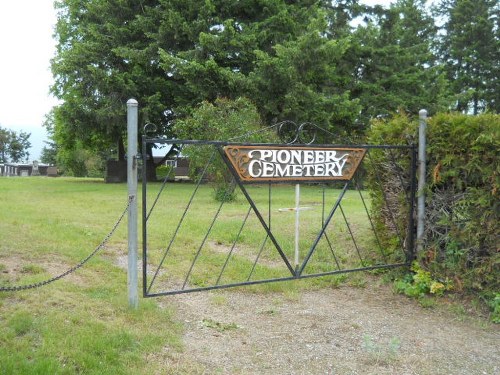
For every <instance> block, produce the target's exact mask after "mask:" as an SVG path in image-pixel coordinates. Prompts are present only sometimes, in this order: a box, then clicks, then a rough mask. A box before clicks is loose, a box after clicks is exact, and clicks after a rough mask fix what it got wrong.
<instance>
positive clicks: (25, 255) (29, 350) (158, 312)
mask: <svg viewBox="0 0 500 375" xmlns="http://www.w3.org/2000/svg"><path fill="white" fill-rule="evenodd" d="M168 188H169V189H171V190H169V191H168V194H166V195H162V196H161V199H160V200H159V201H158V206H157V207H155V210H154V211H153V213H152V215H151V218H150V224H149V225H150V226H151V227H150V228H149V231H150V235H149V237H148V242H149V246H150V248H151V262H152V263H153V264H154V263H159V261H160V259H161V257H162V251H164V248H165V246H166V245H165V244H166V241H168V239H169V238H171V236H172V233H171V232H169V231H172V230H173V229H172V226H175V225H176V224H177V222H178V221H179V217H181V216H182V212H183V209H184V207H185V204H186V201H185V200H186V196H187V194H186V191H189V189H192V188H193V185H190V184H173V185H172V187H168ZM158 189H159V184H152V185H151V188H150V190H149V192H148V194H149V196H148V202H151V201H152V200H153V199H154V196H155V190H158ZM290 189H291V190H290ZM250 190H252V191H251V193H252V194H253V196H254V197H255V198H256V201H257V205H258V206H259V209H262V212H263V213H265V214H264V216H266V217H268V216H269V215H271V216H272V223H273V224H272V225H273V226H276V227H275V229H276V233H279V235H277V241H278V242H279V243H280V244H281V245H282V246H283V249H284V251H285V253H286V255H287V257H288V258H289V259H290V260H293V254H292V251H293V235H292V232H293V220H294V215H293V213H292V212H281V211H279V210H278V209H279V208H282V207H283V208H286V207H292V206H293V204H294V202H293V200H294V197H293V194H291V193H290V191H292V190H293V187H286V186H283V187H277V188H276V189H273V193H272V194H273V200H272V202H273V203H272V207H271V210H270V211H271V213H269V209H268V206H267V203H265V202H266V199H267V197H268V194H269V192H268V189H267V188H259V187H252V188H251V189H250ZM211 194H212V191H211V189H210V187H208V186H203V187H202V188H201V191H200V194H199V195H198V197H197V198H196V201H195V202H193V206H194V207H193V211H192V212H193V213H194V214H193V215H192V217H189V218H186V222H185V224H183V226H182V228H181V229H180V230H179V233H178V237H177V239H176V247H175V250H174V249H172V253H171V254H169V257H171V262H172V263H170V264H173V265H174V266H175V267H173V268H174V269H182V267H181V266H184V267H186V265H189V264H191V261H192V257H193V254H195V253H196V251H197V249H198V248H199V243H200V238H201V239H203V236H204V235H205V233H206V232H207V225H210V221H211V217H212V215H213V213H214V211H215V210H217V207H218V206H217V203H216V202H214V201H213V199H212V198H211ZM322 194H323V193H322V189H320V188H319V187H318V186H313V187H305V188H304V189H303V195H302V199H303V204H304V205H306V206H310V207H312V209H310V210H306V211H303V213H301V215H302V216H301V220H303V222H304V223H306V224H307V225H303V226H301V239H302V241H303V243H301V246H302V244H304V246H306V247H307V246H308V244H309V243H310V242H311V241H312V239H313V238H314V233H316V232H317V230H318V227H319V226H320V225H321V220H322V216H323V214H322V209H321V207H320V206H318V201H321V199H323V198H322ZM354 194H357V192H354V191H353V192H348V195H347V197H346V200H345V203H343V205H344V210H345V211H346V215H347V216H348V218H349V219H348V220H349V221H350V223H351V225H352V227H353V228H354V230H356V231H357V233H358V236H359V238H360V244H361V246H362V248H365V249H367V250H366V251H372V250H370V249H371V246H370V244H371V242H370V241H372V240H371V239H370V238H369V236H367V232H366V231H367V230H368V227H367V224H366V222H365V221H363V220H361V218H360V217H358V216H359V215H361V214H360V213H359V212H361V211H363V210H364V209H363V208H362V203H361V202H360V201H359V200H357V199H354ZM337 196H338V190H335V189H330V190H329V191H328V194H327V197H326V198H325V199H326V200H327V201H328V202H329V204H332V202H333V201H334V200H335V199H336V197H337ZM164 197H165V198H164ZM351 198H352V199H351ZM126 201H127V186H126V185H125V184H104V183H103V182H102V181H101V180H92V179H73V178H55V179H50V178H42V177H39V178H36V177H34V178H4V177H2V178H0V207H1V210H0V234H1V236H0V286H11V285H25V284H29V283H34V282H39V281H42V280H46V279H48V278H50V277H52V276H55V275H58V274H60V273H62V272H64V271H66V270H67V269H68V268H70V267H72V266H74V265H75V264H77V263H78V262H79V261H80V260H81V259H83V258H85V257H86V256H87V255H88V254H90V253H91V252H92V251H93V250H94V249H95V248H96V246H98V245H99V243H100V242H101V241H102V239H103V238H104V237H105V236H106V235H107V234H108V232H109V231H110V229H111V228H112V226H113V225H114V223H115V222H116V220H117V219H118V217H119V215H120V214H121V212H122V211H123V210H124V209H125V206H126ZM261 207H262V208H261ZM247 210H248V204H247V203H246V201H245V199H244V198H243V196H241V194H240V196H239V198H238V199H237V201H236V202H233V203H230V204H227V205H225V206H224V210H223V211H221V215H220V220H218V221H217V224H216V225H215V226H214V227H213V229H212V231H211V232H210V238H209V241H208V242H207V244H208V245H207V247H206V248H204V249H203V251H202V253H201V255H200V257H199V261H198V262H199V264H200V265H201V267H199V268H196V270H194V271H193V273H192V275H191V278H190V279H189V282H190V283H193V284H195V285H196V284H197V283H201V284H202V283H204V282H205V281H202V278H203V277H204V276H207V275H208V276H210V272H211V270H212V269H215V268H216V267H220V265H221V263H222V262H224V261H225V259H226V258H227V253H228V252H227V249H228V247H230V246H231V245H230V244H231V243H232V241H234V238H235V236H236V235H237V233H238V231H239V228H240V227H241V222H242V219H243V217H244V216H245V214H246V211H247ZM363 213H364V211H363ZM336 220H337V218H335V219H334V220H333V221H332V225H338V226H339V228H341V226H340V225H339V224H338V223H336ZM279 226H281V228H279ZM246 228H247V229H245V231H244V233H243V232H242V235H241V237H240V239H239V241H240V242H239V245H238V246H239V247H238V252H235V253H234V256H233V257H232V258H231V263H230V265H228V268H227V273H224V278H226V279H225V281H227V282H230V281H233V280H236V279H237V277H238V276H239V275H240V274H241V272H243V271H242V270H245V271H244V272H247V271H248V269H249V267H250V266H251V265H252V263H253V260H251V259H253V257H254V256H255V251H257V250H258V247H259V246H260V243H261V242H262V239H263V237H262V236H263V232H262V227H261V226H260V224H259V223H258V222H257V220H256V218H255V216H251V217H249V219H248V224H247V227H246ZM311 228H314V230H312V229H311ZM348 237H349V235H348V233H347V232H346V230H345V228H344V229H342V230H340V229H339V235H338V236H337V237H336V239H335V241H336V242H335V246H336V248H340V247H342V246H341V245H342V244H343V243H344V242H345V243H346V244H347V243H348V242H349V241H348ZM220 248H224V251H223V252H221V251H220ZM256 249H257V250H256ZM321 249H322V250H321V251H318V253H317V255H316V254H315V255H314V261H312V262H311V267H312V269H311V272H315V271H318V270H321V269H322V268H321V267H326V266H325V264H330V265H331V263H332V257H331V255H329V254H328V249H326V247H325V244H322V247H321ZM181 250H182V251H181ZM350 251H351V253H352V250H350ZM126 252H127V233H126V219H125V220H124V222H123V223H122V224H121V225H120V227H119V228H118V230H117V231H116V233H115V234H114V236H113V237H112V238H111V240H110V242H109V243H108V246H107V248H106V249H103V250H102V251H101V252H99V253H98V254H97V256H95V257H94V258H92V259H91V260H90V261H89V262H88V263H87V264H86V265H85V266H84V267H82V268H80V269H78V270H77V271H76V272H74V273H72V274H70V275H68V276H67V277H65V278H63V279H61V280H58V281H56V282H54V283H52V284H50V285H47V286H44V287H41V288H37V289H31V290H26V291H20V292H0V373H1V374H74V373H86V374H151V373H155V371H156V370H157V367H156V366H157V364H156V363H155V361H148V360H147V359H148V357H150V356H151V355H154V354H155V353H163V354H162V355H165V354H164V353H165V352H167V353H168V352H172V353H175V352H176V351H181V350H182V343H181V339H180V337H181V334H182V326H181V324H180V323H178V322H176V321H174V319H173V313H174V312H173V311H169V310H168V309H165V308H164V307H162V308H160V307H159V306H158V304H157V300H156V299H141V300H140V302H139V308H138V310H136V311H132V310H130V309H129V308H128V302H127V275H126V270H124V269H123V267H120V266H119V265H118V262H117V259H118V258H120V257H124V256H126ZM351 253H348V252H346V251H344V252H341V251H340V250H339V252H338V257H339V262H343V265H344V266H348V265H351V264H353V263H352V262H354V263H356V262H357V260H352V259H353V258H352V254H351ZM366 255H367V259H368V258H370V254H366ZM354 259H355V257H354ZM279 261H280V257H279V255H277V253H276V252H274V251H272V249H267V250H266V251H264V252H263V261H262V263H259V270H258V273H259V277H264V278H265V277H270V276H271V277H272V276H275V275H277V276H280V275H281V273H280V272H282V271H281V270H280V269H278V270H277V269H276V267H274V265H275V264H276V263H278V262H279ZM179 272H180V271H179ZM210 277H212V280H209V281H208V282H210V283H213V282H214V280H213V277H214V276H213V275H211V276H210ZM344 277H345V276H344ZM197 280H199V281H197ZM338 280H339V277H326V278H320V279H309V280H305V281H302V282H300V283H294V282H291V283H290V282H286V283H278V284H266V285H265V286H259V287H252V288H251V289H248V291H249V292H251V293H265V292H266V291H267V290H273V291H276V290H278V291H290V290H296V289H297V288H298V289H302V288H311V287H318V286H321V287H324V286H329V285H335V284H336V283H338ZM167 355H168V354H167Z"/></svg>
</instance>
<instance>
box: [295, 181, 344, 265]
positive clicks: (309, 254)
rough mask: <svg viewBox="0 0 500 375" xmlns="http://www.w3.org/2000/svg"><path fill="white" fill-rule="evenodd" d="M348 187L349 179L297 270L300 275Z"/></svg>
mask: <svg viewBox="0 0 500 375" xmlns="http://www.w3.org/2000/svg"><path fill="white" fill-rule="evenodd" d="M348 187H349V181H347V182H346V183H345V184H344V188H343V189H342V192H341V193H340V195H339V196H338V198H337V201H336V202H335V204H334V205H333V207H332V209H331V211H330V213H329V214H328V217H327V218H326V220H325V223H324V224H323V227H322V228H321V230H320V232H319V233H318V235H317V236H316V240H315V241H314V242H313V244H312V246H311V248H310V249H309V252H308V253H307V255H306V257H305V258H304V261H303V262H302V265H301V266H300V268H299V270H298V271H297V274H298V275H302V272H304V268H305V267H306V265H307V263H308V262H309V259H310V258H311V256H312V254H313V252H314V250H315V249H316V246H317V245H318V243H319V241H320V240H321V237H323V233H325V230H326V228H327V227H328V224H330V220H332V217H333V214H335V211H336V210H337V208H338V206H339V205H340V201H341V200H342V198H343V197H344V194H345V193H346V191H347V188H348Z"/></svg>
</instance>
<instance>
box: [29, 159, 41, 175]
mask: <svg viewBox="0 0 500 375" xmlns="http://www.w3.org/2000/svg"><path fill="white" fill-rule="evenodd" d="M31 175H32V176H40V171H39V170H38V161H36V160H33V167H32V169H31Z"/></svg>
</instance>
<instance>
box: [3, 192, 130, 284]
mask: <svg viewBox="0 0 500 375" xmlns="http://www.w3.org/2000/svg"><path fill="white" fill-rule="evenodd" d="M134 199H135V198H134V196H129V198H128V203H127V206H126V207H125V209H124V210H123V212H122V214H121V215H120V217H119V218H118V220H117V222H116V223H115V225H114V226H113V228H112V229H111V231H110V232H109V233H108V234H107V235H106V237H104V239H103V240H102V241H101V243H100V244H99V245H98V246H97V247H96V248H95V249H94V251H92V253H90V254H89V255H88V256H87V257H86V258H85V259H83V260H82V261H81V262H80V263H78V264H77V265H75V266H73V267H71V268H70V269H69V270H67V271H65V272H63V273H61V274H60V275H57V276H54V277H52V278H50V279H48V280H44V281H40V282H38V283H33V284H28V285H18V286H7V287H4V286H0V292H18V291H21V290H27V289H35V288H39V287H42V286H44V285H47V284H50V283H53V282H54V281H56V280H59V279H62V278H63V277H65V276H68V275H69V274H70V273H72V272H74V271H76V270H77V269H79V268H80V267H82V266H83V265H84V264H85V263H87V262H88V261H89V260H90V259H91V258H92V257H93V256H94V255H96V254H97V253H98V252H99V250H101V249H102V248H103V247H104V246H105V245H106V243H107V242H108V241H109V239H110V238H111V236H113V234H114V233H115V231H116V229H117V228H118V226H119V225H120V223H121V222H122V220H123V218H124V217H125V214H126V213H127V211H128V209H129V208H130V204H131V203H132V201H133V200H134Z"/></svg>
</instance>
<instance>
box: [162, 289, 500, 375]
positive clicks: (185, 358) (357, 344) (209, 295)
mask: <svg viewBox="0 0 500 375" xmlns="http://www.w3.org/2000/svg"><path fill="white" fill-rule="evenodd" d="M373 284H374V285H369V286H367V287H365V288H354V287H349V286H344V287H340V288H337V289H323V290H316V291H302V292H300V293H299V294H298V295H295V296H292V297H290V296H288V297H287V296H285V295H283V294H253V293H249V292H244V291H241V290H239V291H238V290H225V291H222V292H221V291H219V292H205V293H192V294H186V295H179V296H174V297H163V298H162V299H160V303H161V304H162V305H164V306H168V307H170V308H173V309H174V311H176V314H177V319H178V320H179V321H180V322H181V323H182V324H183V325H184V328H185V331H184V337H183V341H184V350H183V351H182V352H181V353H172V352H171V351H168V350H167V349H165V352H164V353H158V354H156V355H155V357H156V358H155V360H159V361H162V362H163V363H164V364H165V368H170V369H171V370H170V371H173V372H172V373H185V374H363V375H364V374H398V375H401V374H429V375H430V374H432V375H438V374H453V375H457V374H467V375H472V374H488V375H489V374H491V375H500V327H499V326H498V325H493V324H490V323H486V322H481V321H479V320H477V319H472V318H464V317H463V316H462V318H461V319H459V318H460V317H459V316H458V314H455V313H452V312H450V311H449V310H446V309H444V308H438V309H424V308H422V307H420V306H419V305H418V303H416V302H415V301H414V300H411V299H408V298H406V297H404V296H401V295H396V294H394V293H393V292H392V290H391V288H390V286H387V285H379V284H377V283H376V282H375V283H373ZM172 369H173V370H172Z"/></svg>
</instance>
